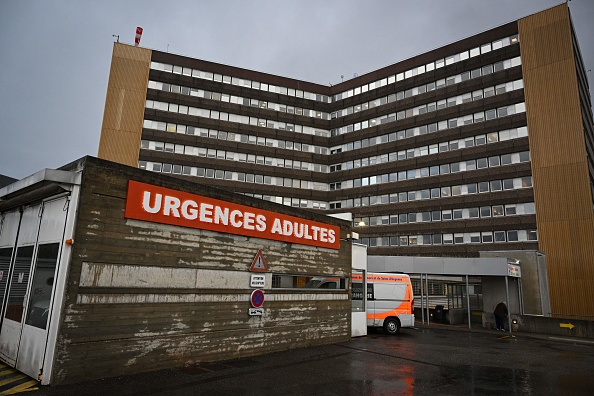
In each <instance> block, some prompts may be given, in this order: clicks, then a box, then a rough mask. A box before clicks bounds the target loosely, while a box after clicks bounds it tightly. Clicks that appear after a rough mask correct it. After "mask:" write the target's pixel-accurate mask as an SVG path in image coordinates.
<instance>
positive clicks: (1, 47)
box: [0, 0, 594, 178]
mask: <svg viewBox="0 0 594 396" xmlns="http://www.w3.org/2000/svg"><path fill="white" fill-rule="evenodd" d="M559 3H560V1H559V0H451V1H448V0H408V1H406V0H361V1H354V0H330V1H324V0H295V1H292V0H291V1H289V0H287V1H282V0H277V1H270V0H259V1H254V0H236V1H231V0H219V1H215V0H201V1H198V0H183V1H176V0H171V1H162V0H161V1H126V0H96V1H80V0H71V1H62V0H53V1H52V0H45V1H42V0H38V1H33V0H0V174H4V175H6V176H11V177H15V178H23V177H26V176H28V175H30V174H33V173H35V172H37V171H39V170H41V169H43V168H54V169H55V168H57V167H60V166H62V165H64V164H67V163H69V162H71V161H74V160H76V159H78V158H80V157H82V156H85V155H93V156H96V155H97V149H98V145H99V135H100V133H101V123H102V119H103V107H104V104H105V94H106V90H107V81H108V77H109V67H110V62H111V53H112V47H113V44H112V43H113V41H114V40H115V39H114V38H113V37H112V35H114V34H116V35H119V36H120V41H121V42H125V43H133V42H134V34H135V29H136V26H142V27H143V28H144V33H143V35H142V41H141V43H140V44H141V46H143V47H147V48H151V49H157V50H161V51H166V50H169V52H172V53H176V54H181V55H186V56H190V57H193V58H199V59H205V60H209V61H213V62H218V63H224V64H228V65H232V66H238V67H242V68H246V69H252V70H257V71H261V72H266V73H272V74H277V75H281V76H286V77H291V78H296V79H300V80H306V81H311V82H314V83H319V84H325V85H327V84H336V83H338V82H340V81H341V75H343V76H344V78H345V80H346V79H348V78H352V77H353V75H354V74H355V73H357V74H359V75H362V74H365V73H368V72H370V71H373V70H376V69H379V68H382V67H384V66H387V65H390V64H392V63H396V62H398V61H401V60H403V59H407V58H409V57H411V56H414V55H417V54H420V53H423V52H427V51H429V50H431V49H434V48H437V47H440V46H443V45H445V44H448V43H450V42H453V41H457V40H460V39H462V38H464V37H467V36H471V35H474V34H476V33H479V32H482V31H485V30H488V29H490V28H492V27H495V26H498V25H501V24H504V23H506V22H510V21H513V20H516V19H518V18H521V17H524V16H527V15H530V14H532V13H535V12H538V11H540V10H543V9H546V8H549V7H551V6H553V5H556V4H559ZM569 4H570V9H571V12H572V18H573V21H574V24H575V27H576V30H577V34H578V40H579V43H580V48H581V50H582V54H583V57H584V62H585V63H586V69H592V68H594V67H593V66H594V32H593V28H592V21H594V0H573V1H571V2H570V3H569ZM588 75H589V79H590V84H592V81H593V80H592V73H588Z"/></svg>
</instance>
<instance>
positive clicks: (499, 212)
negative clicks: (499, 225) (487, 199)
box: [493, 205, 503, 217]
mask: <svg viewBox="0 0 594 396" xmlns="http://www.w3.org/2000/svg"><path fill="white" fill-rule="evenodd" d="M498 216H503V205H494V206H493V217H498Z"/></svg>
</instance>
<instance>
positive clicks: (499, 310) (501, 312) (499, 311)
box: [493, 302, 507, 318]
mask: <svg viewBox="0 0 594 396" xmlns="http://www.w3.org/2000/svg"><path fill="white" fill-rule="evenodd" d="M493 313H494V314H495V315H497V316H501V317H502V318H503V317H506V316H507V306H506V305H505V303H502V302H500V303H499V304H497V307H495V312H493Z"/></svg>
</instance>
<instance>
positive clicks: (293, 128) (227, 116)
mask: <svg viewBox="0 0 594 396" xmlns="http://www.w3.org/2000/svg"><path fill="white" fill-rule="evenodd" d="M145 107H146V108H147V109H156V110H161V111H169V112H171V113H177V114H187V115H191V116H197V117H202V118H211V119H214V120H221V121H230V122H236V123H239V124H245V125H254V126H259V127H262V128H272V129H279V130H281V131H289V132H297V133H304V134H307V135H316V136H324V137H328V136H330V131H328V130H327V129H320V128H313V127H310V126H305V125H299V124H290V123H286V122H281V121H276V120H268V119H264V118H257V117H248V116H243V115H239V114H233V113H226V112H224V111H217V110H208V109H200V108H197V107H192V106H184V105H178V104H176V103H167V102H159V101H156V100H147V101H146V105H145Z"/></svg>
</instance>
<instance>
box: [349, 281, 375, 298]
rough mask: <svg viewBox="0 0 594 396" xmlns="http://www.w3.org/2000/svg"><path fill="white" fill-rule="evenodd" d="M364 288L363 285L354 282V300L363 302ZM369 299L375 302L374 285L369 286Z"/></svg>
mask: <svg viewBox="0 0 594 396" xmlns="http://www.w3.org/2000/svg"><path fill="white" fill-rule="evenodd" d="M362 292H363V286H362V284H361V283H354V282H353V300H359V301H360V300H363V293H362ZM367 299H368V300H375V298H374V296H373V283H368V284H367Z"/></svg>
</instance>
